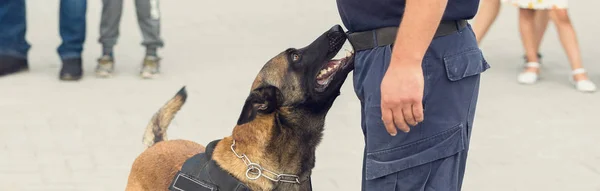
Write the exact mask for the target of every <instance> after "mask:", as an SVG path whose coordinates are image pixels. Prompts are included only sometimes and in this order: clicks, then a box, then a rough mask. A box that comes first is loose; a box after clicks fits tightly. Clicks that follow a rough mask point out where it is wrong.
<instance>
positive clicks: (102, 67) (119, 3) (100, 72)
mask: <svg viewBox="0 0 600 191" xmlns="http://www.w3.org/2000/svg"><path fill="white" fill-rule="evenodd" d="M122 11H123V0H102V18H101V20H100V38H99V39H98V42H100V44H102V56H101V57H100V58H99V59H98V66H97V67H96V75H97V76H98V77H110V76H111V75H112V72H113V70H114V54H113V47H114V46H115V45H116V44H117V39H118V38H119V25H120V23H121V14H122Z"/></svg>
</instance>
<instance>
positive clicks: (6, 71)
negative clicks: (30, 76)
mask: <svg viewBox="0 0 600 191" xmlns="http://www.w3.org/2000/svg"><path fill="white" fill-rule="evenodd" d="M27 70H29V63H28V62H27V59H26V58H19V57H15V56H9V55H0V76H4V75H10V74H14V73H18V72H21V71H27Z"/></svg>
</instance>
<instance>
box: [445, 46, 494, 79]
mask: <svg viewBox="0 0 600 191" xmlns="http://www.w3.org/2000/svg"><path fill="white" fill-rule="evenodd" d="M444 66H445V67H446V75H447V76H448V80H450V81H458V80H461V79H463V78H466V77H469V76H474V75H477V74H480V73H482V72H484V71H486V70H487V69H488V68H490V66H489V65H488V63H487V62H486V61H485V59H484V58H483V54H482V52H481V50H480V49H479V48H473V49H468V50H466V51H463V52H462V53H458V54H455V55H451V56H446V57H444Z"/></svg>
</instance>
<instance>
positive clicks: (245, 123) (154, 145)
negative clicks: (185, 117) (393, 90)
mask: <svg viewBox="0 0 600 191" xmlns="http://www.w3.org/2000/svg"><path fill="white" fill-rule="evenodd" d="M346 39H347V37H346V34H345V33H344V31H343V29H342V28H341V27H340V26H339V25H335V26H334V27H332V28H331V29H329V30H328V31H326V32H325V33H323V34H322V35H321V36H319V37H318V38H317V39H316V40H315V41H313V42H312V43H311V44H309V45H308V46H306V47H304V48H301V49H295V48H289V49H287V50H285V51H283V52H281V53H279V54H278V55H276V56H275V57H273V58H272V59H270V60H269V61H268V62H267V63H266V64H265V65H264V66H263V67H262V69H261V70H260V72H259V73H258V75H257V77H256V78H255V80H254V82H253V83H252V87H251V91H250V95H249V96H248V97H247V99H246V101H245V104H244V106H243V107H242V112H241V114H240V116H239V119H238V121H237V125H236V126H235V127H234V128H233V132H232V134H231V136H228V137H225V138H223V139H221V140H220V141H219V142H218V143H217V144H216V146H215V147H214V151H213V153H212V158H211V159H212V160H214V161H215V162H216V164H218V165H219V167H221V168H222V169H223V170H224V171H226V172H228V173H229V174H230V175H231V176H233V177H235V178H236V179H237V180H239V181H240V182H242V183H243V184H245V185H247V186H248V187H249V188H250V189H252V190H291V191H293V190H309V188H310V186H311V185H310V181H307V179H309V177H310V174H311V171H312V169H313V167H314V166H315V149H316V147H317V145H318V144H319V142H320V141H321V137H322V134H323V130H324V129H323V128H324V123H325V117H326V115H327V113H328V111H329V109H330V108H331V106H332V105H333V103H334V101H335V99H336V98H337V96H338V95H339V94H340V88H341V86H342V84H343V83H344V81H345V79H346V77H347V76H348V74H349V73H350V71H352V69H353V68H354V65H353V54H352V53H350V55H348V56H346V57H345V58H342V59H338V60H336V59H333V57H334V56H335V55H336V54H337V53H338V52H339V51H340V49H341V48H342V46H343V44H344V43H345V41H346ZM186 97H187V94H186V92H185V88H182V90H181V91H179V92H178V93H177V95H176V96H175V97H174V98H173V99H171V100H170V101H168V102H167V103H166V104H165V105H164V106H163V107H162V108H161V109H160V110H159V111H158V112H157V113H156V114H155V115H154V116H153V118H152V120H151V121H150V123H149V125H148V126H147V129H146V132H145V134H144V137H143V143H144V144H145V145H146V146H147V147H148V148H147V149H146V150H145V151H144V152H143V153H141V154H140V155H139V156H138V157H137V158H136V159H135V161H134V163H133V166H132V168H131V172H130V174H129V179H128V183H127V187H126V190H127V191H141V190H168V187H169V186H170V184H171V181H172V180H173V177H174V176H175V175H176V174H177V173H178V171H179V170H180V169H181V167H182V165H183V163H184V162H185V161H186V160H187V159H188V158H190V157H192V156H194V155H196V154H198V153H200V152H204V150H205V147H204V146H202V145H200V144H198V143H195V142H192V141H188V140H168V141H167V132H166V131H167V127H168V126H169V123H170V122H171V120H172V119H173V117H174V115H175V113H176V112H177V111H179V109H180V108H181V107H182V105H183V104H184V102H185V100H186ZM234 141H235V149H232V148H233V146H232V144H233V143H234ZM233 150H235V152H237V153H234V151H233ZM236 154H239V155H244V154H245V155H246V156H247V158H248V159H250V160H251V161H252V162H253V163H256V164H258V165H260V166H261V167H262V168H264V169H268V170H270V171H273V172H275V173H282V174H290V175H296V176H298V182H280V181H273V180H270V179H269V178H266V177H258V178H257V179H255V180H252V179H249V178H248V177H247V170H248V169H249V166H248V165H246V163H245V162H244V161H243V160H242V159H240V158H239V157H237V156H236ZM263 174H265V173H263ZM265 175H267V174H265ZM272 179H277V177H272Z"/></svg>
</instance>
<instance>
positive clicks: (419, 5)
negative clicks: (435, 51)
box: [392, 0, 448, 64]
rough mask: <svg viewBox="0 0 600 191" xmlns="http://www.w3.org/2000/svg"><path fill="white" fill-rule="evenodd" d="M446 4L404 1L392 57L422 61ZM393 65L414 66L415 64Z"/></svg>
mask: <svg viewBox="0 0 600 191" xmlns="http://www.w3.org/2000/svg"><path fill="white" fill-rule="evenodd" d="M447 3H448V0H406V8H405V12H404V17H403V19H402V22H401V24H400V27H399V30H398V34H397V35H396V41H395V43H394V44H395V45H394V50H393V54H392V56H393V57H396V59H400V60H412V61H417V60H418V61H420V60H422V59H423V56H424V55H425V52H426V51H427V48H428V47H429V44H430V43H431V40H432V39H433V35H434V34H435V31H436V30H437V27H438V26H439V23H440V21H441V18H442V15H443V14H444V10H445V9H446V4H447ZM394 63H396V64H405V63H406V64H410V63H414V64H416V63H415V62H394ZM418 64H420V62H418Z"/></svg>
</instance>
